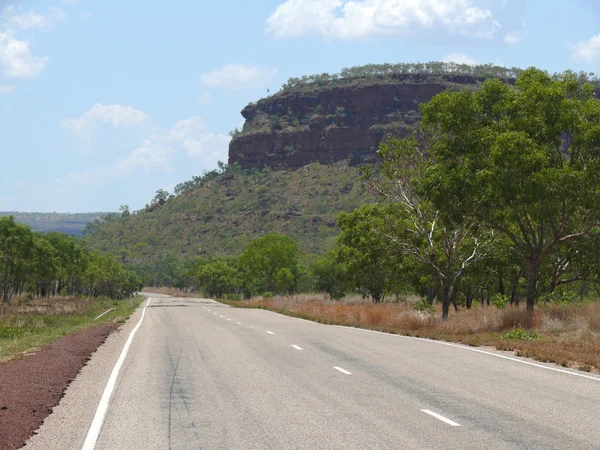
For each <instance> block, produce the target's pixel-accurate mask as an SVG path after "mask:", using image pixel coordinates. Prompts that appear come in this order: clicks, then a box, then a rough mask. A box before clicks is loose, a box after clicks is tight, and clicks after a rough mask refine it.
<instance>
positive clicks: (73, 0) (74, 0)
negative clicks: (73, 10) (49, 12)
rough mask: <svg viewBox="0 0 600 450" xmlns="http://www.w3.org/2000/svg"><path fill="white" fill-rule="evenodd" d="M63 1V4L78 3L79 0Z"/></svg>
mask: <svg viewBox="0 0 600 450" xmlns="http://www.w3.org/2000/svg"><path fill="white" fill-rule="evenodd" d="M61 3H62V4H63V5H76V4H77V3H78V2H77V0H61Z"/></svg>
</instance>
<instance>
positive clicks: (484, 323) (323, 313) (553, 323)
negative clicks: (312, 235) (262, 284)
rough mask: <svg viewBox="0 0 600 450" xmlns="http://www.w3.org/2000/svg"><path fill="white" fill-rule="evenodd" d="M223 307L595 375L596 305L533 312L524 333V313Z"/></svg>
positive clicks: (309, 305) (398, 306)
mask: <svg viewBox="0 0 600 450" xmlns="http://www.w3.org/2000/svg"><path fill="white" fill-rule="evenodd" d="M223 302H224V303H226V304H228V305H231V306H235V307H242V308H261V309H268V310H277V311H278V312H280V313H283V314H286V315H290V316H293V317H299V318H304V319H308V320H314V321H317V322H321V323H327V324H336V325H346V326H352V327H360V328H368V329H372V330H379V331H384V332H389V333H394V334H403V335H408V336H418V337H424V338H430V339H439V340H444V341H451V342H460V343H463V344H467V345H473V346H489V347H493V348H496V349H498V350H506V351H512V352H514V353H515V354H516V355H519V356H525V357H529V358H534V359H537V360H538V361H543V362H552V363H556V364H560V365H562V366H565V367H571V368H575V369H579V370H584V371H589V372H594V373H600V303H590V304H580V305H579V304H576V305H569V306H558V305H544V306H540V307H538V308H537V310H536V311H535V313H534V316H533V326H532V327H530V328H529V329H524V324H525V323H526V322H527V318H528V317H527V313H526V311H525V309H524V308H511V307H508V308H505V309H497V308H496V307H494V306H491V307H477V306H476V307H474V308H473V309H471V310H466V309H464V310H459V311H458V312H456V313H453V314H451V316H450V318H449V320H448V321H445V322H442V320H441V319H440V315H441V314H440V311H438V310H436V311H435V314H430V313H428V312H419V311H416V310H415V309H414V308H413V307H412V306H411V305H410V304H408V303H386V304H380V305H374V304H371V303H366V302H361V301H357V300H356V299H353V300H351V301H330V300H328V299H326V298H325V297H323V296H319V295H298V296H290V297H280V298H279V300H278V303H277V309H276V308H275V299H272V298H271V299H263V298H256V299H252V300H247V301H241V302H233V301H223Z"/></svg>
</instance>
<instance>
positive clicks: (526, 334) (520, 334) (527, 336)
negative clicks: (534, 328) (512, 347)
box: [502, 328, 540, 341]
mask: <svg viewBox="0 0 600 450" xmlns="http://www.w3.org/2000/svg"><path fill="white" fill-rule="evenodd" d="M511 339H518V340H521V341H532V340H535V339H540V337H539V336H538V335H537V334H535V333H533V332H530V331H525V330H523V329H522V328H517V329H516V330H510V331H505V332H504V334H503V335H502V340H503V341H504V340H511Z"/></svg>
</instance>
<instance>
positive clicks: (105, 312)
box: [94, 308, 117, 320]
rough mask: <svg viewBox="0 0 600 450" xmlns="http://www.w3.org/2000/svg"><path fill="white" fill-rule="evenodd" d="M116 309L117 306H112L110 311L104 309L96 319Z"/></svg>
mask: <svg viewBox="0 0 600 450" xmlns="http://www.w3.org/2000/svg"><path fill="white" fill-rule="evenodd" d="M115 309H117V308H110V309H109V310H108V311H104V312H103V313H102V314H100V315H99V316H98V317H96V318H95V319H94V320H98V319H99V318H100V317H102V316H104V315H106V314H108V313H109V312H111V311H114V310H115Z"/></svg>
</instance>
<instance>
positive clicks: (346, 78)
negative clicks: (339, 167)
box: [229, 62, 598, 170]
mask: <svg viewBox="0 0 600 450" xmlns="http://www.w3.org/2000/svg"><path fill="white" fill-rule="evenodd" d="M521 73H522V71H521V70H520V69H518V68H505V67H498V66H492V65H483V66H466V65H457V64H454V63H435V62H432V63H427V64H406V63H400V64H396V65H389V64H382V65H370V66H361V67H354V68H349V69H344V70H342V72H341V73H340V74H336V75H329V74H322V75H313V76H305V77H302V78H292V79H290V80H289V81H288V83H287V84H285V85H284V86H283V87H282V89H281V90H280V91H279V92H278V93H276V94H275V95H272V96H270V97H268V98H264V99H261V100H259V101H258V102H256V103H251V104H249V105H248V106H246V107H245V108H244V109H243V111H242V115H243V117H244V118H245V120H246V121H245V124H244V127H243V129H242V130H234V132H232V141H231V143H230V146H229V164H234V163H237V164H239V165H240V166H241V167H242V168H243V169H252V168H258V169H261V168H263V167H264V166H269V167H271V168H273V169H276V170H277V169H297V168H299V167H303V166H305V165H306V164H309V163H312V162H319V163H321V164H330V163H332V162H335V161H339V160H343V159H349V160H350V162H351V164H352V163H354V164H360V163H362V162H368V161H372V160H374V159H375V158H376V152H377V148H378V147H379V144H380V143H381V141H382V140H383V139H384V138H385V136H387V135H388V134H394V135H397V136H405V135H406V134H408V133H410V132H411V130H413V129H414V128H415V127H416V126H417V125H418V123H419V121H420V114H419V104H421V103H424V102H427V101H429V100H430V99H431V98H432V97H433V96H435V95H436V94H439V93H440V92H442V91H445V90H447V89H451V90H458V89H470V90H476V89H478V88H479V86H481V84H482V83H483V82H484V81H485V80H486V79H487V78H491V77H494V78H499V79H501V80H502V81H503V82H505V83H510V84H514V83H515V81H516V79H517V78H518V76H519V75H520V74H521ZM579 76H580V77H582V81H592V82H594V84H596V86H598V80H597V79H589V78H588V77H587V74H585V73H582V74H579Z"/></svg>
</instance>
